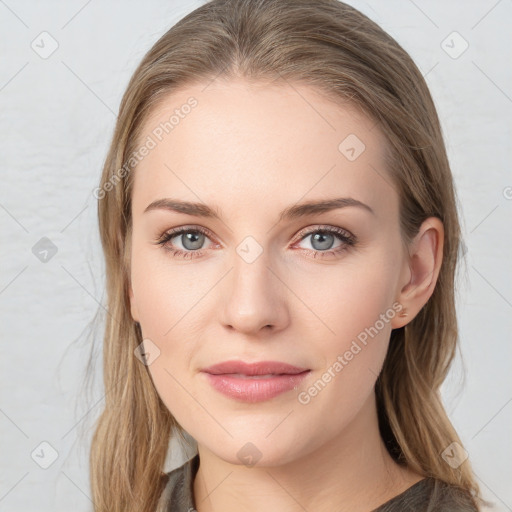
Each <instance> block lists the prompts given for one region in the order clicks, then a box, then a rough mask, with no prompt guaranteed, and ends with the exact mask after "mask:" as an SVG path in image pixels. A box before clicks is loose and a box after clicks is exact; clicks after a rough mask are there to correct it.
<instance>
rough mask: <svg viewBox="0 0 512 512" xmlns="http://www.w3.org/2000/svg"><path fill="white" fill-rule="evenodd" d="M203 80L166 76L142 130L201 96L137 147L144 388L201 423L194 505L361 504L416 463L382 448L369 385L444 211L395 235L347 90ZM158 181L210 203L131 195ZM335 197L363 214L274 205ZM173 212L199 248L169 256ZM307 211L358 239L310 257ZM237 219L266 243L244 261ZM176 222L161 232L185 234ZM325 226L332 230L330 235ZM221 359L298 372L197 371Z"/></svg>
mask: <svg viewBox="0 0 512 512" xmlns="http://www.w3.org/2000/svg"><path fill="white" fill-rule="evenodd" d="M206 85H207V84H206V83H205V84H197V85H190V86H187V87H186V88H184V89H182V90H180V91H176V92H173V93H172V94H171V95H169V96H168V97H167V98H166V99H165V101H164V102H163V103H161V104H160V105H158V106H157V107H156V108H155V109H154V111H153V112H152V114H151V116H150V117H149V118H148V120H147V122H146V123H145V126H144V130H143V134H142V136H141V141H143V140H144V139H145V138H146V137H147V135H148V134H151V133H152V130H153V129H154V128H155V127H156V126H158V124H159V123H160V122H164V121H166V120H168V119H169V116H170V115H171V114H172V112H173V110H174V109H175V108H180V106H181V105H183V104H184V103H186V101H187V99H188V98H189V97H190V96H194V97H195V98H196V99H197V101H198V105H197V107H196V108H195V109H193V110H192V111H191V113H190V114H189V115H188V116H186V117H184V118H183V119H181V120H180V123H179V125H177V126H176V127H175V128H174V129H173V130H172V131H171V132H170V133H169V134H167V135H165V137H164V138H163V139H162V141H161V142H159V143H158V145H157V146H156V147H155V148H154V149H152V150H151V151H150V152H149V154H148V155H147V156H146V157H145V158H144V159H143V160H142V161H141V162H140V163H139V164H138V166H137V169H136V171H135V176H134V179H135V181H134V189H133V197H132V215H133V239H132V257H131V292H130V299H131V313H132V316H133V319H134V320H135V321H138V322H140V324H141V328H142V332H143V336H144V338H148V339H150V340H151V342H152V343H154V344H155V345H156V346H157V347H158V348H159V350H160V355H159V356H158V357H157V358H156V359H155V360H154V362H152V363H151V364H150V365H149V366H148V369H149V372H150V374H151V377H152V379H153V382H154V385H155V387H156V390H157V392H158V393H159V395H160V397H161V398H162V400H163V402H164V403H165V405H166V406H167V407H168V408H169V410H170V411H171V412H172V414H173V415H174V417H175V418H176V419H177V420H178V422H179V423H180V425H181V426H182V427H183V428H184V429H185V430H186V431H187V432H188V433H190V435H192V437H194V438H195V439H196V440H197V443H198V451H199V455H200V468H199V471H198V473H197V476H196V478H195V481H194V496H195V502H196V508H197V510H198V511H199V512H207V511H213V510H215V511H220V510H222V511H228V512H229V511H234V510H237V511H239V510H247V511H261V510H281V511H284V512H287V511H294V512H295V511H299V510H300V511H303V510H304V509H306V510H316V511H324V510H325V511H327V510H329V511H331V510H338V511H340V510H341V511H345V510H346V511H352V512H357V511H361V512H363V511H369V510H373V509H374V508H376V507H378V506H379V505H381V504H382V503H384V502H385V501H387V500H389V499H391V498H392V497H394V496H396V495H397V494H399V493H401V492H403V491H404V490H406V489H407V488H408V487H410V486H411V485H413V484H414V483H416V482H417V481H419V480H421V479H422V478H423V477H422V476H421V475H419V474H416V473H414V472H413V471H410V470H409V469H406V468H403V467H401V466H398V465H397V464H396V463H395V462H394V461H393V460H392V459H391V457H390V456H389V454H388V452H387V451H386V449H385V447H384V445H383V443H382V440H381V437H380V435H379V431H378V424H377V415H376V404H375V394H374V385H375V381H376V379H377V376H378V374H379V372H380V369H381V367H382V364H383V361H384V358H385V355H386V351H387V347H388V343H389V337H390V333H391V330H392V329H394V328H398V327H401V326H403V325H405V324H406V323H407V322H409V321H410V320H411V319H412V318H414V316H415V315H416V314H417V312H418V311H419V310H420V309H421V308H422V307H423V305H424V304H425V303H426V302H427V300H428V299H429V297H430V296H431V294H432V292H433V290H434V286H435V282H436V279H437V276H438V272H439V268H440V265H441V258H442V245H443V226H442V223H441V222H440V221H439V220H438V219H435V218H430V219H427V220H426V221H425V222H424V223H423V225H422V226H421V229H420V231H419V233H418V235H417V236H416V238H415V239H414V240H413V242H412V243H411V245H410V246H409V247H406V246H405V245H404V244H403V242H402V239H401V236H400V230H399V214H398V212H399V210H398V208H399V197H398V195H397V193H396V191H395V190H394V188H393V187H392V186H391V178H390V177H389V174H387V170H386V169H385V168H384V164H383V158H384V150H385V147H386V146H385V139H384V137H383V135H382V134H381V133H380V132H379V130H378V128H376V127H375V123H374V122H373V121H371V120H370V119H368V118H366V117H365V116H364V115H363V114H361V113H360V112H358V111H357V110H355V109H354V108H351V107H349V106H348V105H338V104H334V103H332V102H331V101H329V100H328V99H326V98H325V97H323V96H322V95H321V94H320V93H318V92H317V91H316V90H314V89H312V88H310V87H308V86H306V85H300V84H293V87H292V86H291V85H290V84H286V83H274V84H272V85H268V84H262V83H253V82H248V81H247V80H245V79H230V80H228V81H221V80H220V79H217V80H216V81H214V82H213V83H210V84H209V85H208V86H207V87H206ZM349 134H356V135H357V137H358V138H359V139H360V140H361V141H363V142H364V144H365V146H366V148H365V150H364V152H363V153H361V155H360V156H359V157H358V158H357V159H356V160H354V161H350V160H348V159H347V158H346V157H345V156H344V155H343V154H342V153H341V152H340V151H339V149H338V146H339V144H340V142H341V141H343V140H344V139H345V138H346V137H347V136H348V135H349ZM167 197H172V198H177V199H181V200H186V201H194V202H201V203H204V204H207V205H210V206H213V205H215V206H217V207H218V208H219V211H220V212H221V214H222V220H216V219H211V218H202V217H196V216H191V215H188V214H184V213H177V212H174V211H169V210H163V209H159V210H156V209H155V210H150V211H148V212H146V213H144V210H145V208H146V207H147V206H148V205H149V204H150V203H151V202H153V201H155V200H157V199H162V198H167ZM334 197H352V198H355V199H357V200H359V201H362V202H363V203H365V204H367V205H369V206H370V207H371V208H372V209H373V211H374V214H372V213H371V212H368V211H366V210H365V209H364V208H359V207H353V206H352V207H346V208H341V209H336V210H332V211H329V212H325V213H321V214H318V213H317V214H313V215H310V216H308V217H304V218H298V219H294V220H287V221H283V222H278V217H279V213H280V212H281V211H282V210H283V209H284V208H286V207H288V206H290V205H294V204H296V203H298V202H304V201H309V200H319V199H328V198H334ZM181 226H187V227H191V228H194V227H197V226H202V227H203V228H205V229H207V230H208V231H209V233H210V234H211V235H209V236H207V237H206V238H204V243H203V245H202V246H201V249H202V255H200V256H199V257H196V258H191V259H185V258H182V257H179V256H173V255H172V254H171V252H169V251H166V250H165V248H164V247H162V246H161V245H157V244H155V241H156V240H157V239H158V238H159V237H160V236H161V235H162V234H163V233H164V232H166V231H169V230H170V229H172V228H177V227H181ZM319 226H324V227H325V226H337V227H339V228H342V229H344V230H348V231H349V232H350V233H351V234H352V235H354V236H355V237H356V238H357V242H356V245H355V246H346V247H345V250H343V251H342V252H340V253H338V254H337V255H332V254H331V255H327V257H325V258H322V257H321V254H317V257H313V255H312V254H314V253H315V252H318V253H320V252H321V251H322V246H320V249H318V247H319V246H318V244H315V245H313V244H314V242H313V241H312V236H311V235H306V236H302V238H301V237H298V236H297V235H298V234H300V233H299V232H300V231H301V230H303V228H311V229H313V228H318V227H319ZM199 236H201V235H199ZM247 236H251V237H253V238H254V239H255V240H256V241H257V243H258V244H259V246H260V247H261V249H262V251H263V252H262V253H261V255H260V256H259V257H258V258H257V259H256V260H255V261H253V262H252V263H248V262H247V261H245V260H244V259H243V258H242V257H241V256H239V254H238V253H237V250H236V249H237V246H238V245H239V244H240V243H241V242H242V241H243V240H244V239H245V237H247ZM183 239H184V237H182V236H181V235H179V236H176V237H174V238H173V239H172V243H173V244H174V246H175V247H176V248H179V249H182V250H187V248H186V247H185V246H184V245H183V244H184V243H187V242H186V240H185V242H184V240H183ZM199 244H200V242H199ZM332 244H333V247H334V249H336V248H338V247H339V246H343V245H344V242H342V241H340V240H338V239H337V238H336V237H334V238H333V239H332ZM188 247H190V246H188ZM315 248H316V251H315ZM324 251H325V249H324ZM189 252H191V251H190V250H189ZM396 302H398V303H400V304H402V305H403V307H404V308H406V310H407V313H408V316H407V317H399V316H398V315H395V316H394V317H393V318H392V319H391V320H389V321H388V322H387V323H385V325H384V328H382V329H381V330H380V331H379V332H378V335H376V336H374V337H373V338H371V339H370V341H369V342H368V344H367V345H366V346H364V348H363V349H362V350H361V351H360V352H359V353H358V354H357V356H355V357H354V358H353V359H352V360H351V361H350V362H349V363H348V364H347V365H346V366H344V368H343V370H342V371H341V372H339V373H337V374H336V376H335V377H334V378H332V380H331V381H330V382H329V383H328V384H327V385H326V386H325V388H324V389H322V391H321V392H320V393H318V394H317V396H315V397H313V398H312V399H311V401H310V402H309V403H308V404H306V405H304V404H301V403H299V401H298V399H297V396H298V394H299V392H300V391H304V390H307V389H308V388H309V387H311V386H312V385H313V383H314V382H315V381H317V380H318V379H319V378H320V377H321V376H322V374H323V373H324V372H325V371H326V370H327V369H328V368H329V367H332V365H333V362H334V361H336V360H337V357H338V356H339V355H343V354H344V353H345V352H346V350H348V349H349V348H350V346H351V343H352V341H353V340H354V339H356V337H357V335H358V334H359V333H361V332H362V331H364V329H365V328H367V327H370V326H373V325H374V324H375V322H376V320H378V319H379V315H380V314H383V313H385V312H386V311H387V310H389V309H390V308H391V307H392V305H393V304H394V303H396ZM230 359H240V360H243V361H247V362H253V361H262V360H274V361H283V362H287V363H290V364H293V365H296V366H300V367H305V368H309V369H311V372H310V374H309V375H308V376H307V377H306V379H305V380H304V381H303V382H302V383H301V385H300V386H299V389H297V390H291V391H288V392H286V393H283V394H281V395H278V396H277V397H274V398H273V399H271V400H268V401H264V402H258V403H243V402H239V401H236V400H233V399H231V398H228V397H226V396H224V395H222V394H220V393H219V392H217V391H216V390H215V389H213V388H212V387H211V386H210V385H209V383H208V381H207V379H206V378H205V375H204V374H202V373H200V370H201V369H202V368H205V367H207V366H210V365H212V364H214V363H218V362H221V361H225V360H230ZM248 442H251V443H252V444H253V445H254V446H256V447H257V449H258V451H259V452H260V453H261V458H260V459H259V461H258V462H257V464H256V465H254V466H246V465H245V464H244V462H243V460H241V459H240V458H239V457H238V456H237V453H238V452H239V450H240V449H241V448H242V447H243V446H244V445H246V443H248Z"/></svg>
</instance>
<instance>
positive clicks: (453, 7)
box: [0, 0, 512, 512]
mask: <svg viewBox="0 0 512 512" xmlns="http://www.w3.org/2000/svg"><path fill="white" fill-rule="evenodd" d="M350 3H351V4H352V5H354V6H355V7H357V8H359V9H361V10H362V11H363V12H364V13H366V14H367V15H368V16H370V17H371V18H372V19H374V20H375V21H377V22H378V23H379V24H380V25H381V26H382V27H383V28H384V29H385V30H387V31H388V32H389V33H390V34H391V35H392V36H393V37H395V38H396V39H397V40H398V42H399V43H401V44H402V45H403V46H404V47H405V49H406V50H407V51H409V52H410V54H411V55H412V57H413V58H414V60H415V61H416V63H417V64H418V66H419V68H420V69H421V71H422V72H423V73H424V74H425V75H426V79H427V82H428V84H429V86H430V89H431V91H432V94H433V97H434V100H435V102H436V105H437V106H438V110H439V114H440V117H441V119H442V125H443V130H444V134H445V137H446V144H447V147H448V151H449V156H450V161H451V164H452V170H453V173H454V176H455V180H456V186H457V192H458V196H459V200H460V203H461V213H462V217H463V229H464V235H465V244H466V246H467V268H466V270H465V271H464V269H462V270H463V272H462V279H461V287H460V291H459V298H460V300H459V303H458V314H459V320H460V328H461V332H460V338H461V352H462V356H463V360H462V359H461V358H460V357H459V359H458V360H457V363H456V364H455V366H454V368H453V371H452V372H451V374H450V377H449V379H448V381H447V382H446V383H445V385H444V387H443V396H444V398H445V401H446V406H447V409H448V411H449V413H450V416H451V418H452V421H453V422H454V424H455V426H456V428H457V429H458V431H459V433H460V435H461V437H462V440H463V442H464V444H465V448H466V449H467V451H468V452H469V455H470V458H471V460H472V463H473V466H474V470H475V473H476V475H477V477H478V480H479V482H480V484H481V486H482V489H483V490H484V492H485V496H486V497H487V498H488V499H490V500H492V501H494V502H495V503H496V508H495V510H496V511H506V510H512V487H511V486H510V482H511V477H512V462H511V461H512V446H511V440H510V439H511V434H510V432H511V423H512V403H511V401H512V386H511V382H512V379H511V376H510V374H511V352H512V348H511V347H512V344H511V332H512V325H511V324H512V322H511V312H512V309H511V308H512V274H511V271H510V260H511V253H512V251H511V240H512V238H511V236H510V233H511V227H512V226H511V211H512V200H511V197H512V189H511V188H510V187H512V175H511V171H510V165H511V164H510V163H511V161H512V154H511V147H512V144H511V142H512V138H511V122H510V119H511V114H512V68H511V67H510V62H512V55H511V53H512V44H511V43H512V41H511V37H510V26H511V22H512V2H511V1H510V0H501V1H496V0H480V1H474V0H473V1H462V0H458V1H451V2H447V1H446V0H435V1H428V2H427V1H426V0H416V1H415V2H413V1H412V0H410V1H409V0H394V1H386V2H382V1H376V0H374V1H370V2H356V1H351V2H350ZM199 5H201V2H197V1H196V2H191V1H184V0H183V1H175V0H173V1H170V0H166V1H157V0H151V1H147V2H144V3H143V2H134V1H130V2H128V1H124V2H121V1H108V2H100V1H98V0H92V1H89V2H87V1H85V0H74V1H68V2H57V1H46V2H35V1H32V2H27V1H15V0H6V1H0V45H1V47H0V48H1V50H0V134H1V139H0V140H1V156H0V162H1V167H0V169H1V180H0V183H1V185H0V227H1V229H0V314H1V318H0V326H1V327H0V333H1V336H2V345H1V351H2V353H1V359H0V364H1V367H0V389H1V396H0V398H1V403H0V429H1V430H0V431H1V436H0V443H1V445H0V449H1V452H0V453H1V455H0V465H1V470H0V511H3V510H5V511H7V510H9V511H24V512H28V511H36V510H37V511H39V512H44V511H69V510H71V509H72V510H74V511H76V512H80V511H86V510H91V509H92V507H91V501H90V498H89V496H90V490H89V479H88V478H89V477H88V451H89V443H90V436H91V425H92V423H93V422H94V420H95V419H96V418H97V416H98V414H99V412H100V411H101V408H102V407H103V403H104V402H103V399H102V397H103V393H104V391H103V390H102V387H101V366H100V365H101V357H99V356H98V357H96V359H95V361H96V362H95V374H94V379H93V382H92V386H91V393H90V396H89V397H87V396H86V395H85V389H86V388H84V387H83V382H84V371H85V365H86V362H87V358H88V356H89V351H90V347H91V337H95V339H96V346H99V345H100V343H101V327H102V324H101V316H100V326H99V329H98V330H97V331H96V332H92V333H90V332H89V331H88V330H87V329H88V326H89V325H90V322H91V321H92V320H93V318H94V316H95V314H96V312H97V310H98V309H99V310H100V311H103V310H102V309H101V307H100V306H99V305H100V304H104V301H105V295H104V291H103V286H104V285H103V283H104V281H103V280H104V273H103V262H102V254H101V248H100V245H99V237H98V233H97V227H96V222H97V219H96V200H95V199H94V197H93V196H92V190H93V189H94V188H95V187H96V186H97V183H98V180H99V176H100V172H101V166H102V163H103V159H104V157H105V154H106V150H107V147H108V143H109V141H110V138H111V135H112V130H113V127H114V121H115V117H116V112H117V109H118V106H119V102H120V99H121V96H122V93H123V92H124V89H125V87H126V85H127V83H128V80H129V77H130V76H131V74H132V72H133V71H134V69H135V66H136V65H137V64H138V63H139V61H140V60H141V58H142V57H143V55H144V53H145V52H146V51H147V50H148V49H149V48H150V47H151V45H152V44H153V43H154V42H155V41H156V40H157V39H158V38H159V37H160V36H161V35H162V34H163V33H164V32H165V31H166V30H167V29H168V28H170V27H171V25H173V24H174V23H175V22H176V21H177V20H178V19H180V18H181V17H182V16H183V15H184V14H186V13H187V12H189V11H191V10H193V9H194V8H195V7H198V6H199ZM43 31H47V32H48V33H49V34H51V37H52V38H53V39H55V40H56V41H57V42H58V48H57V50H56V51H55V52H54V53H53V54H52V55H51V56H49V57H48V58H46V59H43V58H41V57H40V56H39V55H38V54H37V53H36V52H35V51H34V50H33V49H32V48H31V43H32V41H33V40H35V41H36V43H38V41H40V39H41V37H48V36H39V34H40V33H41V32H43ZM453 31H457V32H458V33H459V34H460V35H461V36H462V37H463V38H464V40H465V41H467V43H468V44H469V47H468V48H467V50H466V51H465V52H464V53H462V55H460V56H459V57H458V58H452V57H453V55H452V56H450V55H448V54H447V53H446V52H445V51H444V50H443V48H442V46H441V43H442V41H444V40H445V39H446V38H447V36H449V35H450V34H451V33H452V32H453ZM453 37H454V36H451V37H450V38H449V39H448V40H447V43H445V44H449V45H451V46H453V49H452V50H451V51H452V54H453V52H458V51H460V50H461V49H462V48H463V46H461V45H462V44H464V43H463V41H462V40H461V39H457V36H455V39H454V38H453ZM451 41H453V43H452V42H451ZM50 42H51V41H50V39H46V44H45V48H47V49H48V48H50ZM39 45H40V46H41V45H42V43H40V42H39ZM41 51H42V50H41ZM507 187H508V188H507ZM42 237H48V238H49V239H50V240H51V241H52V242H53V244H55V246H56V247H57V253H56V254H55V255H54V256H53V257H52V258H51V259H50V260H49V261H47V262H46V263H43V262H41V261H40V260H39V259H38V258H36V257H35V255H34V254H33V252H32V248H33V246H34V245H35V244H36V243H37V242H38V241H39V240H40V239H41V238H42ZM89 334H90V335H89ZM464 375H466V377H465V381H463V377H464ZM43 441H46V442H47V443H49V444H50V445H51V446H52V447H53V449H55V450H56V451H57V452H58V458H57V459H56V460H55V462H54V463H53V464H52V465H51V466H50V467H49V468H48V469H42V468H41V467H39V465H37V464H36V463H35V462H34V460H33V459H32V458H31V453H32V452H33V451H34V449H36V452H35V453H36V454H37V453H39V454H41V453H43V452H44V453H45V455H44V457H49V456H51V449H50V448H48V447H47V446H46V447H45V446H43V447H40V446H39V445H40V443H41V442H43ZM41 450H43V452H41ZM49 454H50V455H49ZM44 457H40V460H41V459H43V458H44ZM48 460H49V459H48ZM180 463H181V459H180V456H179V455H176V458H173V459H169V460H168V465H167V468H166V469H167V470H169V469H171V468H172V467H174V466H176V465H177V464H180Z"/></svg>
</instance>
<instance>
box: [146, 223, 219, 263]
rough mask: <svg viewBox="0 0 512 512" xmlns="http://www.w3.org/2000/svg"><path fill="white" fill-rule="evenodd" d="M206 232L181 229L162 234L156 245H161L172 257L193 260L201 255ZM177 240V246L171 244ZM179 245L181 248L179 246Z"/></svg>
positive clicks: (201, 229)
mask: <svg viewBox="0 0 512 512" xmlns="http://www.w3.org/2000/svg"><path fill="white" fill-rule="evenodd" d="M208 234H209V233H208V231H206V230H205V229H203V228H201V227H194V228H191V227H186V226H184V227H181V228H176V229H172V230H170V231H166V232H165V233H163V234H162V235H161V236H160V237H159V238H158V240H157V241H156V244H158V245H162V246H163V247H164V248H165V249H166V250H168V251H170V252H171V253H172V255H173V256H176V257H183V258H194V257H197V256H201V255H202V254H203V252H204V251H203V249H204V248H203V247H202V246H203V244H204V241H205V239H209V238H208ZM174 239H177V241H178V244H177V243H176V242H173V240H174ZM180 244H181V247H180V246H179V245H180Z"/></svg>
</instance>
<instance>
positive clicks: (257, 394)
mask: <svg viewBox="0 0 512 512" xmlns="http://www.w3.org/2000/svg"><path fill="white" fill-rule="evenodd" d="M310 372H311V370H310V369H307V368H301V367H298V366H294V365H290V364H288V363H282V362H278V361H261V362H256V363H244V362H243V361H225V362H223V363H219V364H216V365H213V366H210V367H208V368H205V369H204V370H202V373H203V374H204V375H206V378H207V380H208V382H209V384H210V385H211V386H212V387H213V388H214V389H215V390H216V391H218V392H219V393H222V394H223V395H225V396H227V397H229V398H231V399H235V400H238V401H242V402H251V403H254V402H262V401H265V400H270V399H271V398H273V397H275V396H277V395H280V394H281V393H285V392H287V391H291V390H292V389H296V388H297V386H298V384H299V383H300V382H301V381H302V380H303V379H304V378H305V377H306V376H307V375H308V374H309V373H310Z"/></svg>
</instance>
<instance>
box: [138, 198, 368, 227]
mask: <svg viewBox="0 0 512 512" xmlns="http://www.w3.org/2000/svg"><path fill="white" fill-rule="evenodd" d="M350 206H355V207H359V208H362V209H364V210H366V211H368V212H370V213H372V214H373V215H375V212H374V211H373V209H372V208H371V207H370V206H368V205H367V204H365V203H362V202H361V201H359V200H357V199H354V198H352V197H338V198H334V199H324V200H319V201H308V202H305V203H300V204H295V205H292V206H289V207H288V208H285V209H284V210H283V211H282V212H281V213H280V215H279V222H282V221H283V220H293V219H298V218H301V217H306V216H308V215H315V214H320V213H325V212H329V211H331V210H336V209H339V208H348V207H350ZM151 210H169V211H174V212H177V213H184V214H186V215H194V216H196V217H208V218H213V219H218V220H221V215H220V213H219V209H218V207H215V208H212V207H210V206H208V205H206V204H204V203H194V202H190V201H181V200H179V199H171V198H164V199H157V200H156V201H153V202H152V203H151V204H150V205H148V206H147V207H146V209H145V210H144V213H146V212H148V211H151Z"/></svg>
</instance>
